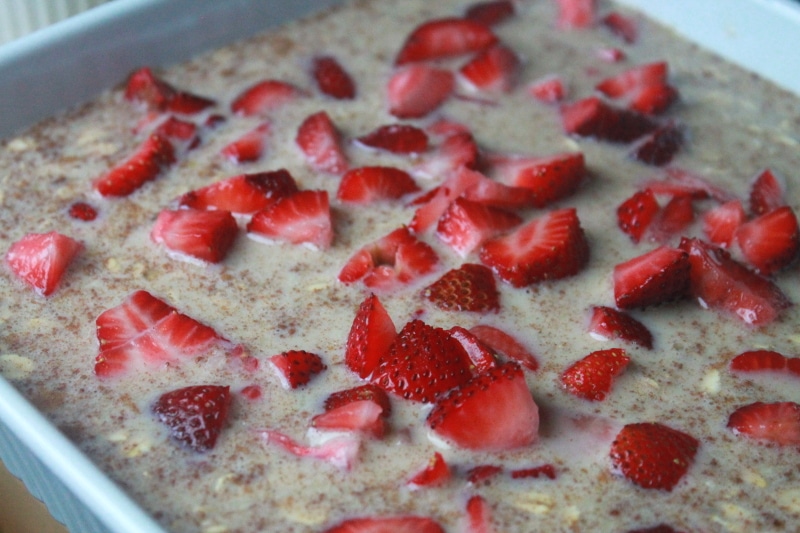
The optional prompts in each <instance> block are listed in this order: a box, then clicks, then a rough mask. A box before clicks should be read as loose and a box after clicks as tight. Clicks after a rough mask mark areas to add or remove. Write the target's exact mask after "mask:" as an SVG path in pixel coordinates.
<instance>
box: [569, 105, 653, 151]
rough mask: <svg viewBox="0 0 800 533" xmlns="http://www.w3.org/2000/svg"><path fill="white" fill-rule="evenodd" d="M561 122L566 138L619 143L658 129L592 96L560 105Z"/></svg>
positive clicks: (641, 116) (643, 118) (648, 120)
mask: <svg viewBox="0 0 800 533" xmlns="http://www.w3.org/2000/svg"><path fill="white" fill-rule="evenodd" d="M561 122H562V125H563V127H564V131H565V132H567V133H568V134H570V135H577V136H578V137H592V138H596V139H599V140H604V141H610V142H622V143H626V142H630V141H634V140H636V139H638V138H640V137H642V136H643V135H646V134H648V133H651V132H653V131H655V130H656V129H657V128H658V123H657V122H656V121H655V120H653V119H652V118H650V117H648V116H647V115H644V114H641V113H638V112H636V111H631V110H629V109H622V108H618V107H614V106H612V105H610V104H607V103H605V102H603V101H602V100H601V99H600V98H597V97H594V96H590V97H588V98H584V99H582V100H578V101H577V102H573V103H570V104H566V105H563V106H562V107H561Z"/></svg>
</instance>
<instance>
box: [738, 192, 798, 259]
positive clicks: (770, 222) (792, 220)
mask: <svg viewBox="0 0 800 533" xmlns="http://www.w3.org/2000/svg"><path fill="white" fill-rule="evenodd" d="M735 237H736V243H737V244H738V245H739V249H740V250H741V251H742V255H743V256H744V258H745V260H746V261H747V262H748V263H750V264H751V265H752V266H753V267H754V268H755V269H756V271H757V272H759V273H761V274H764V275H770V274H774V273H775V272H778V271H779V270H781V269H783V268H785V267H787V266H789V265H790V264H791V263H792V262H794V260H795V259H797V256H798V252H800V228H798V224H797V216H796V215H795V214H794V211H793V210H792V208H791V207H789V206H788V205H787V206H783V207H778V208H776V209H774V210H772V211H770V212H768V213H765V214H763V215H760V216H759V217H757V218H755V219H753V220H750V221H749V222H745V223H744V224H742V225H741V226H739V228H738V229H737V230H736V234H735Z"/></svg>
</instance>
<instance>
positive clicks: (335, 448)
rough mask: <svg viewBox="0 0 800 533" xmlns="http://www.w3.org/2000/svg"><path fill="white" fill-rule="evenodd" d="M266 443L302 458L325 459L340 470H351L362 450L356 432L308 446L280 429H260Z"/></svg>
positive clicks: (259, 431)
mask: <svg viewBox="0 0 800 533" xmlns="http://www.w3.org/2000/svg"><path fill="white" fill-rule="evenodd" d="M257 433H258V434H259V435H260V436H261V438H262V440H263V441H264V444H266V445H275V446H278V447H279V448H282V449H283V450H285V451H287V452H289V453H290V454H292V455H294V456H296V457H300V458H306V457H307V458H311V459H318V460H321V461H325V462H327V463H329V464H331V465H333V466H335V467H336V468H338V469H340V470H345V471H347V470H350V469H351V468H352V467H353V465H355V463H356V460H357V459H358V454H359V452H360V451H361V439H360V437H359V436H358V435H355V434H343V435H342V434H339V435H336V436H334V437H333V438H330V439H328V440H325V441H324V442H322V443H320V444H318V445H316V446H306V445H303V444H300V443H299V442H297V441H295V440H294V439H292V438H291V437H290V436H288V435H286V434H285V433H282V432H280V431H276V430H272V429H262V430H258V431H257Z"/></svg>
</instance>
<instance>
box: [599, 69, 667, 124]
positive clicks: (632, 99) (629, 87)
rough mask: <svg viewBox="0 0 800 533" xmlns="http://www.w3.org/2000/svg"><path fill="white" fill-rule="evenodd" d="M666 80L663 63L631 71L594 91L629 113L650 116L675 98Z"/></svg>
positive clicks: (613, 78) (608, 79)
mask: <svg viewBox="0 0 800 533" xmlns="http://www.w3.org/2000/svg"><path fill="white" fill-rule="evenodd" d="M667 78H668V66H667V63H666V62H664V61H660V62H655V63H648V64H645V65H638V66H635V67H632V68H630V69H628V70H626V71H624V72H621V73H619V74H617V75H615V76H612V77H610V78H606V79H604V80H603V81H601V82H600V83H598V84H597V86H596V88H597V90H598V91H600V92H602V93H603V94H605V95H606V96H608V97H610V98H613V99H616V100H619V101H620V102H621V103H622V104H623V105H624V106H625V107H627V108H629V109H631V110H633V111H638V112H640V113H644V114H646V115H654V114H660V113H663V112H664V111H665V110H666V109H667V108H668V107H669V106H670V105H671V104H672V103H673V102H674V101H675V100H676V99H677V97H678V91H677V90H676V89H675V88H674V87H672V86H670V85H669V84H668V83H667Z"/></svg>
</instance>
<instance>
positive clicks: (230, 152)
mask: <svg viewBox="0 0 800 533" xmlns="http://www.w3.org/2000/svg"><path fill="white" fill-rule="evenodd" d="M271 130H272V126H271V124H270V123H269V122H262V123H261V124H259V125H258V126H256V127H255V128H253V129H252V130H250V131H248V132H247V133H245V134H243V135H242V136H241V137H239V138H237V139H236V140H234V141H232V142H231V143H229V144H227V145H226V146H224V147H223V148H222V151H221V152H220V153H221V154H222V155H223V156H224V157H225V158H226V159H228V160H229V161H231V162H232V163H237V164H238V163H251V162H253V161H258V160H259V159H261V156H262V155H264V150H266V148H267V138H268V137H269V134H270V132H271Z"/></svg>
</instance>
